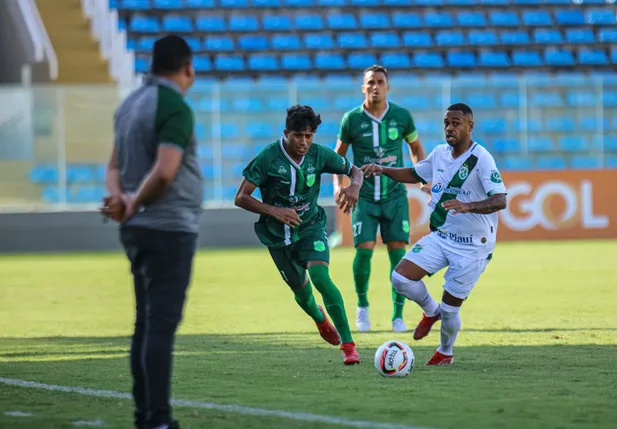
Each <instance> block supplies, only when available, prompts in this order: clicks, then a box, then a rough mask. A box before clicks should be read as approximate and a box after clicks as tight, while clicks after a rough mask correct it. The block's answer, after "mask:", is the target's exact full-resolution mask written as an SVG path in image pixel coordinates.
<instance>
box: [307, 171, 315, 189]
mask: <svg viewBox="0 0 617 429" xmlns="http://www.w3.org/2000/svg"><path fill="white" fill-rule="evenodd" d="M314 184H315V175H314V174H309V175H308V176H306V185H307V186H309V187H311V186H313V185H314Z"/></svg>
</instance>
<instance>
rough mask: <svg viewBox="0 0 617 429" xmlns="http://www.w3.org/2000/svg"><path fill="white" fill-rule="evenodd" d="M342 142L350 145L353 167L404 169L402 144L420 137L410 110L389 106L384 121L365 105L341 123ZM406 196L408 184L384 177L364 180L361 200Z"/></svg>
mask: <svg viewBox="0 0 617 429" xmlns="http://www.w3.org/2000/svg"><path fill="white" fill-rule="evenodd" d="M338 138H339V140H341V141H342V142H343V143H345V144H349V145H351V149H352V153H353V159H354V164H355V165H357V166H358V167H361V166H363V165H365V164H380V165H383V166H385V167H403V166H404V164H403V143H404V142H405V141H407V142H413V141H414V140H416V139H417V138H418V131H417V130H416V126H415V124H414V122H413V118H412V117H411V114H410V113H409V111H408V110H407V109H404V108H402V107H400V106H399V105H397V104H395V103H388V105H387V107H386V111H385V112H384V114H383V116H382V117H381V118H376V117H374V116H373V115H371V114H370V113H368V112H367V111H366V110H365V109H364V107H363V106H359V107H356V108H355V109H353V110H350V111H349V112H347V113H346V114H345V115H344V116H343V119H342V120H341V127H340V131H339V135H338ZM404 194H406V189H405V185H403V184H402V183H397V182H395V181H393V180H391V179H389V178H387V177H385V176H379V177H370V178H366V179H364V184H363V185H362V189H361V190H360V198H362V199H366V200H370V201H387V200H389V199H391V198H394V197H397V196H400V195H404Z"/></svg>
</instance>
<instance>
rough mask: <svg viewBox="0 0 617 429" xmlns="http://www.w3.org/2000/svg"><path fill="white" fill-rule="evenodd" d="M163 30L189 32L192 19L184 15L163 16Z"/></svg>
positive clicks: (191, 26)
mask: <svg viewBox="0 0 617 429" xmlns="http://www.w3.org/2000/svg"><path fill="white" fill-rule="evenodd" d="M163 31H166V32H168V33H190V32H192V31H193V21H192V20H191V18H190V17H188V16H186V15H166V16H164V17H163Z"/></svg>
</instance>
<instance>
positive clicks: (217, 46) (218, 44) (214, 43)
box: [204, 36, 235, 52]
mask: <svg viewBox="0 0 617 429" xmlns="http://www.w3.org/2000/svg"><path fill="white" fill-rule="evenodd" d="M204 47H205V48H206V50H207V51H215V52H229V51H233V50H234V49H235V46H234V39H233V38H232V37H230V36H207V37H206V39H205V40H204Z"/></svg>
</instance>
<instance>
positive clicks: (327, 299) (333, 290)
mask: <svg viewBox="0 0 617 429" xmlns="http://www.w3.org/2000/svg"><path fill="white" fill-rule="evenodd" d="M309 274H310V275H311V279H312V280H313V283H314V284H315V288H316V289H317V290H318V291H319V293H320V294H321V296H322V297H323V302H324V304H325V305H326V310H327V311H328V314H329V315H330V317H332V323H334V326H336V330H337V331H338V333H339V335H340V336H341V342H342V343H351V342H352V341H353V339H352V338H351V331H350V329H349V322H348V321H347V314H346V313H345V303H344V302H343V296H342V295H341V292H340V291H339V290H338V288H337V287H336V286H335V285H334V283H332V280H331V279H330V273H329V268H328V266H326V265H313V266H312V267H310V268H309Z"/></svg>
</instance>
